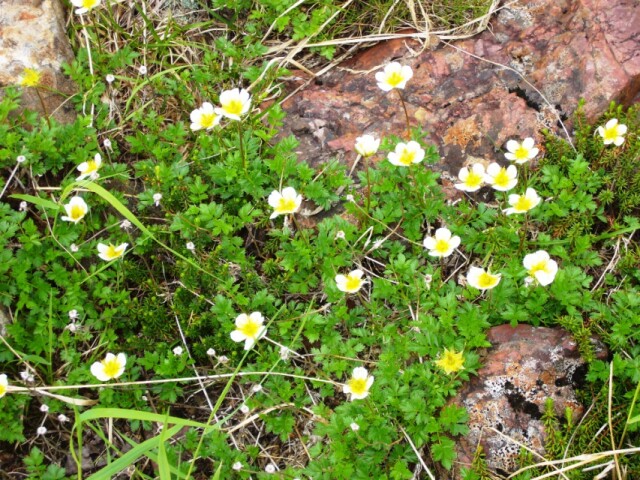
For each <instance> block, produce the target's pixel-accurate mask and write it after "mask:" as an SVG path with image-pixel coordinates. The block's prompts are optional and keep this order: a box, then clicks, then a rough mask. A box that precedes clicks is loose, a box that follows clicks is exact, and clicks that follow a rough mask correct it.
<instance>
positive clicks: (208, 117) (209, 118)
mask: <svg viewBox="0 0 640 480" xmlns="http://www.w3.org/2000/svg"><path fill="white" fill-rule="evenodd" d="M215 121H216V114H215V113H203V114H202V115H201V116H200V125H202V127H203V128H210V127H212V126H213V123H214V122H215Z"/></svg>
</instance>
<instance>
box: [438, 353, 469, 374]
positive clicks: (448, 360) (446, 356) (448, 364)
mask: <svg viewBox="0 0 640 480" xmlns="http://www.w3.org/2000/svg"><path fill="white" fill-rule="evenodd" d="M436 364H437V365H438V366H439V367H440V368H442V369H443V370H444V371H445V373H453V372H457V371H458V370H462V366H463V365H464V357H463V356H462V352H460V353H456V352H455V351H453V350H446V349H445V351H444V353H443V354H442V357H441V358H440V360H438V361H437V362H436Z"/></svg>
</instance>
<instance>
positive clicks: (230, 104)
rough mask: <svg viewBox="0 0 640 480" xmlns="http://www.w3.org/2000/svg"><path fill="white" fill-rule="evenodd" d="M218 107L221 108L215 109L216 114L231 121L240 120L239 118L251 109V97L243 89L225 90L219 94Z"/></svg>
mask: <svg viewBox="0 0 640 480" xmlns="http://www.w3.org/2000/svg"><path fill="white" fill-rule="evenodd" d="M220 105H221V107H222V108H216V110H215V112H216V114H218V115H222V116H224V117H227V118H229V119H231V120H240V117H241V116H242V115H244V114H245V113H247V112H248V111H249V109H250V108H251V97H250V96H249V92H247V91H246V90H245V89H244V88H243V89H242V90H240V89H239V88H234V89H232V90H225V91H224V92H222V93H221V94H220Z"/></svg>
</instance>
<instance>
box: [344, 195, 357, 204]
mask: <svg viewBox="0 0 640 480" xmlns="http://www.w3.org/2000/svg"><path fill="white" fill-rule="evenodd" d="M345 198H346V200H347V202H355V198H353V195H351V194H349V195H347V196H346V197H345Z"/></svg>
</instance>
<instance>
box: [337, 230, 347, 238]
mask: <svg viewBox="0 0 640 480" xmlns="http://www.w3.org/2000/svg"><path fill="white" fill-rule="evenodd" d="M344 238H345V236H344V232H343V231H342V230H338V233H336V237H335V239H336V240H344Z"/></svg>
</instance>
